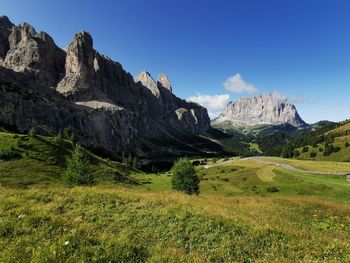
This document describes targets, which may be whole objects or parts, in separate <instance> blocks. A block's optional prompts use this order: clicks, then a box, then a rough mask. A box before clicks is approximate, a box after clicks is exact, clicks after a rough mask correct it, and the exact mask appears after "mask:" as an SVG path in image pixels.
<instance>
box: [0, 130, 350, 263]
mask: <svg viewBox="0 0 350 263" xmlns="http://www.w3.org/2000/svg"><path fill="white" fill-rule="evenodd" d="M0 150H1V152H4V153H6V154H4V156H5V158H1V160H0V183H1V186H0V248H1V253H0V262H252V261H253V262H256V261H260V262H316V261H317V262H348V261H349V260H350V242H349V240H350V228H349V226H350V217H349V214H350V205H349V201H350V196H349V192H350V184H349V183H348V182H346V180H345V176H333V175H316V174H301V173H297V172H293V171H290V170H286V169H283V168H280V167H276V166H273V165H266V164H262V163H258V162H255V161H253V160H239V159H238V158H234V159H233V158H231V159H230V158H225V159H215V160H214V159H207V160H204V159H200V160H198V161H196V160H192V162H196V164H197V165H198V166H196V167H195V171H196V173H197V174H198V175H199V178H200V185H199V186H200V194H199V195H198V196H197V195H192V196H190V195H187V194H182V193H179V192H177V191H173V190H172V189H171V186H172V184H171V179H172V177H171V174H170V173H162V174H145V173H142V172H140V171H137V170H134V169H131V168H129V167H128V166H127V165H125V164H121V163H117V162H112V161H109V160H105V159H102V158H100V157H98V156H96V155H94V154H92V153H90V152H89V151H86V150H84V152H85V153H86V157H87V158H88V160H89V163H90V165H89V166H90V169H91V173H92V175H93V178H94V179H95V180H96V183H95V184H94V185H93V186H79V187H77V186H75V187H69V185H67V181H66V179H65V176H64V172H65V169H66V162H67V160H69V159H71V160H72V159H74V154H73V155H72V153H74V152H75V151H74V146H73V144H72V143H71V142H70V141H68V140H64V139H61V138H59V137H55V138H51V137H43V136H39V135H37V136H35V137H30V136H28V135H18V134H11V133H4V132H2V133H0ZM276 159H278V158H276ZM281 160H283V159H281ZM288 161H293V162H295V163H296V164H299V165H300V166H302V167H301V168H303V169H307V168H309V169H316V170H317V169H321V168H322V169H327V168H325V167H324V165H323V163H324V162H323V163H321V162H311V161H308V162H306V161H298V160H288ZM327 163H328V162H327ZM340 164H341V166H340ZM293 165H294V163H293ZM329 165H330V167H337V170H340V169H343V168H344V169H345V170H346V169H348V168H349V167H350V166H347V165H348V164H347V163H336V162H332V163H331V162H329ZM186 167H187V166H186ZM188 167H189V166H188ZM191 168H192V169H193V167H192V166H191ZM189 170H190V169H189ZM192 173H193V170H192V172H191V174H192Z"/></svg>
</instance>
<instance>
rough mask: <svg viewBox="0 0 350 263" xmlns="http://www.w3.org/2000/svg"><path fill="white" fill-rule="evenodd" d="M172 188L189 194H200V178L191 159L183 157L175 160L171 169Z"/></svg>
mask: <svg viewBox="0 0 350 263" xmlns="http://www.w3.org/2000/svg"><path fill="white" fill-rule="evenodd" d="M171 174H172V178H171V185H172V188H173V189H175V190H178V191H182V192H185V193H187V194H190V195H191V194H199V178H198V176H197V175H196V171H195V170H194V168H193V166H192V164H191V161H190V160H189V159H187V158H181V159H179V160H178V161H176V162H175V164H174V166H173V168H172V169H171Z"/></svg>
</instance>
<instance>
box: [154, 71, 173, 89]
mask: <svg viewBox="0 0 350 263" xmlns="http://www.w3.org/2000/svg"><path fill="white" fill-rule="evenodd" d="M157 85H158V87H163V88H165V89H167V90H169V91H170V92H172V91H173V88H172V87H171V83H170V81H169V79H168V76H167V75H165V74H164V73H161V74H160V75H159V77H158V79H157Z"/></svg>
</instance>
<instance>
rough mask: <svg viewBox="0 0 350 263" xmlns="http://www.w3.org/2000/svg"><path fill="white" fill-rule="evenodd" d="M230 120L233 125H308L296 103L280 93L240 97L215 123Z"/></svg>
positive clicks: (231, 103) (230, 104) (228, 106)
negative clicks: (300, 114) (290, 101)
mask: <svg viewBox="0 0 350 263" xmlns="http://www.w3.org/2000/svg"><path fill="white" fill-rule="evenodd" d="M223 122H229V123H231V124H232V125H233V126H237V127H245V126H254V125H279V124H290V125H293V126H295V127H302V126H305V125H307V124H306V123H305V122H304V121H303V120H302V119H301V117H300V116H299V114H298V112H297V110H296V108H295V106H294V105H292V104H291V103H289V102H288V100H287V98H286V97H285V96H283V95H281V94H279V93H270V94H265V95H259V96H256V97H252V98H240V99H238V100H236V101H234V102H230V103H229V104H228V105H227V106H226V109H225V110H224V112H223V113H222V114H221V115H220V116H219V117H218V118H217V119H215V120H214V121H213V123H214V124H218V123H223Z"/></svg>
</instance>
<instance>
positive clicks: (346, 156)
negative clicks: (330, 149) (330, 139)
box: [297, 135, 350, 162]
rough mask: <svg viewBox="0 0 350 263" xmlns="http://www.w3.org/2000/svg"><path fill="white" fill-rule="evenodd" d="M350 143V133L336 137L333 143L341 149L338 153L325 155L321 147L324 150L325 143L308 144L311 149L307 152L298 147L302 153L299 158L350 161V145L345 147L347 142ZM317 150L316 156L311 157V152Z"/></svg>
mask: <svg viewBox="0 0 350 263" xmlns="http://www.w3.org/2000/svg"><path fill="white" fill-rule="evenodd" d="M346 142H347V143H350V135H347V136H341V137H336V138H335V140H334V143H332V145H333V146H334V147H339V148H340V151H338V152H336V153H332V154H331V155H329V156H323V151H320V147H321V148H322V149H323V150H324V149H325V144H324V143H320V144H318V145H317V147H313V146H308V147H309V150H308V151H307V152H305V153H303V152H302V148H303V147H301V148H298V149H297V150H298V151H299V152H300V153H301V154H300V156H299V157H298V159H303V160H310V159H315V160H317V161H336V162H350V147H345V143H346ZM311 152H315V153H316V157H315V158H311V157H310V153H311Z"/></svg>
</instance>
